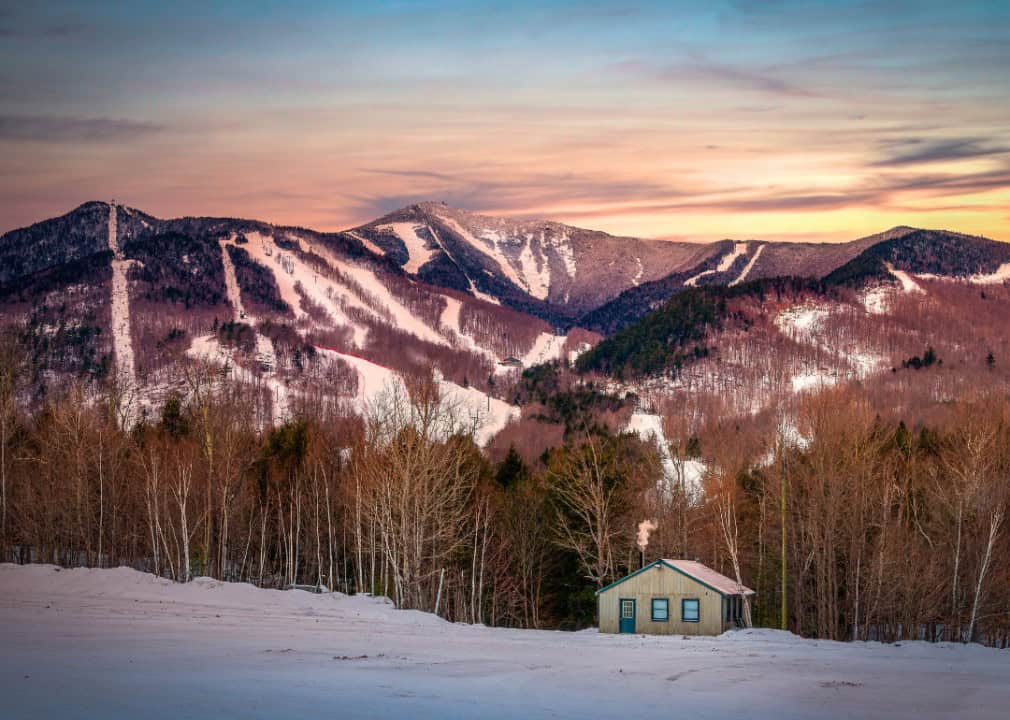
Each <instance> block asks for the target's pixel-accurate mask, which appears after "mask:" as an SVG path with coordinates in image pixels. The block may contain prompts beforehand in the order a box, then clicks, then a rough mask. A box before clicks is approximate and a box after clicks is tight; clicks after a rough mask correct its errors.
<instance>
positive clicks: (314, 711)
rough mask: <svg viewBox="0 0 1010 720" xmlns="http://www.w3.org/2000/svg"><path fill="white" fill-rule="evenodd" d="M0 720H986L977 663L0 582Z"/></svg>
mask: <svg viewBox="0 0 1010 720" xmlns="http://www.w3.org/2000/svg"><path fill="white" fill-rule="evenodd" d="M0 648H2V652H0V703H2V705H0V707H2V709H3V711H2V713H0V715H2V717H4V718H5V719H7V720H20V719H21V718H46V717H59V718H64V717H66V718H70V717H73V718H103V719H104V718H108V719H116V718H134V717H143V718H145V720H158V719H160V718H172V719H175V718H233V717H234V718H239V717H241V718H316V717H339V718H416V719H422V718H517V717H525V718H541V717H553V718H596V717H600V718H604V717H605V718H614V717H630V716H634V717H656V718H669V717H692V718H776V719H777V720H788V719H789V718H869V717H874V718H917V719H920V720H921V719H923V718H952V717H964V718H968V717H971V718H980V719H981V718H1004V717H1006V708H1007V703H1008V702H1010V655H1008V654H1007V653H1006V652H1005V651H997V650H991V649H986V648H982V647H979V646H953V645H929V644H925V643H900V644H898V645H879V644H863V643H853V644H846V643H833V642H816V641H807V640H800V639H798V638H796V637H795V636H792V635H789V634H788V633H781V632H777V631H769V630H755V631H740V632H733V633H728V634H727V635H724V636H722V637H718V638H710V639H708V638H694V639H683V638H680V637H645V636H637V635H623V636H621V635H599V634H598V633H596V632H595V631H586V632H581V633H562V632H548V631H533V630H506V629H492V628H485V627H478V626H465V625H451V624H448V623H445V622H443V621H441V620H439V619H438V618H436V617H433V616H431V615H427V614H424V613H420V612H413V611H397V610H394V609H393V608H392V607H390V606H389V605H386V604H385V603H384V602H383V601H380V600H377V599H372V598H367V597H361V596H358V597H346V596H343V595H339V594H333V595H312V594H309V593H305V592H300V591H291V592H280V591H276V590H259V589H256V588H254V587H252V586H250V585H239V584H224V583H219V582H216V581H213V580H207V579H200V580H196V581H194V582H192V583H189V584H188V585H177V584H174V583H171V582H169V581H167V580H162V579H158V578H155V577H154V576H151V575H145V574H142V573H138V572H135V571H133V570H128V569H124V568H119V569H115V570H83V569H78V570H62V571H57V570H56V569H55V568H53V567H52V566H44V565H38V566H27V567H19V566H13V565H0Z"/></svg>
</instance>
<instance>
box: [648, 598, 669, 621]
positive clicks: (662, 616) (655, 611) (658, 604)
mask: <svg viewBox="0 0 1010 720" xmlns="http://www.w3.org/2000/svg"><path fill="white" fill-rule="evenodd" d="M669 619H670V600H669V598H652V620H653V622H666V621H667V620H669Z"/></svg>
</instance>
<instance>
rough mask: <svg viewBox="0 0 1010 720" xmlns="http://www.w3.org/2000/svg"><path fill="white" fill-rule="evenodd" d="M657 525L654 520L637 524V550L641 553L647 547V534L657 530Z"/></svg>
mask: <svg viewBox="0 0 1010 720" xmlns="http://www.w3.org/2000/svg"><path fill="white" fill-rule="evenodd" d="M658 527H659V525H657V524H656V521H655V520H643V521H642V522H640V523H638V540H637V543H638V549H639V550H641V551H642V552H643V553H644V552H645V548H647V547H648V546H649V533H651V532H652V531H653V530H655V529H656V528H658Z"/></svg>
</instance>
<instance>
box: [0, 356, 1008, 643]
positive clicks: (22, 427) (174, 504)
mask: <svg viewBox="0 0 1010 720" xmlns="http://www.w3.org/2000/svg"><path fill="white" fill-rule="evenodd" d="M22 367H23V366H19V365H18V363H17V362H5V363H3V364H0V551H2V553H3V558H4V559H5V560H9V561H14V562H49V563H55V564H58V565H64V566H81V565H83V566H90V567H110V566H117V565H128V566H132V567H136V568H138V569H142V570H145V571H149V572H153V573H156V574H158V575H161V576H165V577H170V578H173V579H175V580H177V581H179V582H186V581H188V580H190V579H192V578H193V577H195V576H200V575H203V576H211V577H214V578H218V579H222V580H230V581H243V582H251V583H254V584H256V585H259V586H263V587H291V586H295V585H300V586H313V587H317V588H325V589H328V590H339V591H342V592H349V593H350V592H369V593H374V594H377V595H384V596H387V597H389V598H391V599H392V600H393V602H394V603H395V604H396V606H397V607H401V608H416V609H421V610H425V611H429V612H435V613H437V614H439V615H440V616H442V617H445V618H447V619H450V620H455V621H463V622H474V623H486V624H491V625H500V626H513V627H532V628H564V629H576V628H580V627H586V626H590V625H592V624H594V622H595V596H594V591H595V590H596V589H598V588H599V587H602V586H603V585H605V584H607V583H609V582H611V581H613V580H614V579H617V578H619V577H621V576H622V575H624V574H625V573H627V572H629V571H631V570H634V569H636V568H637V567H639V565H640V563H641V562H642V561H643V560H646V561H648V560H651V559H654V558H656V557H674V558H676V557H685V558H689V559H699V560H701V561H703V562H705V563H707V564H709V565H711V566H712V567H714V568H716V569H717V570H719V571H720V572H723V573H725V574H727V575H729V576H731V577H735V578H736V579H738V580H739V581H740V582H743V583H744V584H747V585H749V586H750V587H752V588H754V589H755V590H756V591H757V593H758V594H757V597H756V598H755V599H754V601H753V606H752V607H748V608H747V611H748V614H749V616H750V617H751V618H752V619H753V622H754V623H755V624H757V625H762V626H770V627H784V628H786V629H789V630H792V631H795V632H798V633H800V634H803V635H805V636H811V637H821V638H831V639H841V640H844V639H872V640H887V641H894V640H898V639H903V638H925V639H930V640H940V639H947V640H968V639H974V640H976V641H980V642H986V643H990V644H996V645H1005V644H1006V643H1007V638H1008V631H1010V560H1008V558H1010V552H1008V550H1010V535H1008V528H1007V522H1006V517H1005V515H1006V511H1007V505H1008V497H1010V403H1008V401H1007V399H1006V398H1005V397H1001V396H992V397H986V398H982V399H973V400H970V401H969V400H965V401H962V402H960V403H957V404H956V405H954V406H953V409H951V410H950V412H949V413H948V415H947V416H946V417H945V418H943V419H942V421H941V420H940V419H939V418H938V422H937V423H936V424H935V426H930V425H926V424H920V425H918V426H916V427H913V428H909V427H906V426H905V425H904V424H902V423H900V422H899V423H894V422H891V421H886V420H883V419H881V418H880V417H878V416H876V415H875V414H874V413H873V412H872V410H871V409H870V406H869V404H868V403H865V402H862V401H861V400H860V397H859V396H858V395H857V394H847V391H844V390H838V391H834V392H828V393H824V394H822V395H821V396H819V397H818V398H817V399H816V400H812V401H811V402H810V403H809V404H808V405H807V406H806V407H805V408H804V410H803V417H802V418H798V419H797V422H799V421H802V422H801V424H802V427H803V430H802V433H800V432H799V431H794V430H790V429H789V428H788V427H787V426H786V425H785V424H782V425H780V426H778V427H777V428H776V429H775V430H774V431H773V432H771V433H770V434H769V433H764V434H761V433H757V432H754V431H752V430H748V429H746V428H744V427H742V426H741V425H740V424H738V423H736V422H735V421H730V420H725V421H723V422H721V423H717V424H715V425H713V426H711V427H709V428H707V429H706V432H705V433H704V434H703V435H702V436H701V437H700V439H699V438H691V439H690V441H689V442H685V443H684V444H683V446H682V447H680V446H678V443H676V442H675V443H673V444H672V446H671V448H670V451H671V454H672V458H673V461H672V469H671V467H670V466H669V465H670V463H668V464H667V465H668V466H667V467H666V468H665V469H664V467H663V465H662V464H661V462H660V459H659V454H658V453H657V448H656V447H655V446H654V445H653V444H650V443H649V442H644V441H642V440H640V439H639V438H638V437H637V436H633V435H628V434H622V433H618V432H614V431H612V430H609V429H608V426H607V424H606V423H593V424H591V425H589V424H586V425H585V427H584V431H583V432H579V431H578V429H577V428H572V429H570V431H569V432H566V433H565V434H564V437H563V439H560V440H559V442H558V444H557V445H556V446H554V447H550V448H548V449H547V450H546V451H544V452H542V453H541V454H539V455H537V456H536V457H526V456H524V454H523V452H522V446H521V444H520V446H519V448H518V449H517V447H515V446H512V447H510V448H509V449H508V450H507V451H505V452H504V454H500V456H499V457H498V458H497V459H496V460H492V459H491V457H490V456H489V454H488V453H487V452H485V451H483V450H482V449H481V448H479V447H478V446H477V445H476V444H475V443H474V442H473V440H472V432H473V428H472V426H471V423H470V422H469V420H468V419H467V418H466V416H465V413H462V414H461V413H457V412H456V408H454V407H452V405H451V404H450V403H449V402H447V401H446V400H445V398H443V397H442V396H440V394H439V391H438V385H437V384H436V383H434V382H431V381H430V380H428V381H426V380H424V379H423V378H422V379H418V380H416V381H413V382H411V383H408V388H407V390H406V391H404V390H399V391H398V390H396V389H392V388H391V389H390V391H389V392H388V393H387V395H386V397H385V398H384V399H383V400H382V401H380V402H376V403H375V404H373V406H372V407H370V408H369V411H368V412H367V413H366V414H365V416H364V417H363V418H362V417H357V416H354V415H351V414H349V413H347V414H342V413H341V412H340V410H339V408H335V407H333V406H332V405H328V406H320V407H318V408H313V407H310V406H306V407H303V408H300V409H299V410H298V413H297V416H296V417H295V418H293V419H291V420H290V421H288V422H286V423H284V424H282V425H280V426H275V427H258V426H257V419H256V418H257V417H259V416H258V415H257V413H256V398H255V397H253V396H252V393H248V394H247V393H244V392H243V391H242V389H241V386H238V385H235V384H232V383H229V382H227V381H225V380H222V379H221V378H220V377H218V376H211V377H207V378H197V379H196V380H194V381H193V382H192V385H191V387H190V390H189V392H188V393H187V394H186V395H185V396H180V395H170V396H169V397H168V398H167V399H166V400H165V401H164V402H163V403H162V405H161V407H160V408H159V410H158V413H156V414H154V416H153V417H150V419H146V420H144V421H143V422H141V423H139V424H137V425H136V426H134V427H131V428H121V427H120V426H119V424H118V418H120V417H122V413H120V412H119V408H117V406H116V405H117V402H120V400H118V399H117V398H121V397H122V394H117V393H115V392H112V391H109V392H103V393H96V392H95V391H94V390H93V389H92V390H85V389H84V388H83V387H81V386H75V387H74V388H72V389H71V390H70V391H69V392H67V393H65V394H63V395H61V396H60V397H58V398H54V397H50V398H47V399H46V400H45V402H44V404H42V405H39V406H37V407H34V408H33V409H32V410H31V411H30V412H29V411H27V410H26V409H25V408H24V407H23V405H22V404H21V403H19V402H18V397H19V395H18V387H19V383H20V382H21V375H22V373H21V369H22ZM461 415H462V417H461ZM527 426H528V427H530V428H535V426H536V422H529V423H527ZM531 431H532V430H531ZM692 461H695V462H698V463H703V464H704V467H705V468H707V470H706V471H705V472H704V473H702V474H701V476H700V479H694V478H691V477H689V473H688V468H689V464H690V462H692ZM645 520H651V521H653V522H654V523H655V525H656V526H657V527H656V529H655V531H654V532H653V533H652V536H651V538H650V539H649V543H648V545H647V546H646V547H645V549H644V552H640V548H639V547H638V545H637V544H636V535H637V531H638V526H639V524H640V523H642V522H643V521H645Z"/></svg>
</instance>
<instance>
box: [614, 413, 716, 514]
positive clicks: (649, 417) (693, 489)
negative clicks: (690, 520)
mask: <svg viewBox="0 0 1010 720" xmlns="http://www.w3.org/2000/svg"><path fill="white" fill-rule="evenodd" d="M625 430H626V431H627V432H632V433H635V434H636V435H637V436H638V437H640V438H641V439H642V440H643V441H645V442H647V443H655V445H656V450H657V452H658V453H659V459H660V462H661V463H662V465H663V476H664V479H665V480H666V482H667V484H668V490H672V489H674V488H676V487H683V489H684V492H685V493H686V495H687V496H688V497H690V498H695V497H698V496H699V495H700V494H701V490H702V479H703V478H704V477H705V472H706V471H707V470H708V468H707V466H706V465H705V463H703V462H700V461H698V460H682V459H680V458H675V457H673V454H672V453H671V452H670V443H669V442H668V441H667V439H666V434H665V433H664V432H663V418H661V417H660V416H659V415H655V414H652V413H643V412H636V413H633V414H632V415H631V418H629V420H628V424H627V426H625Z"/></svg>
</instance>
